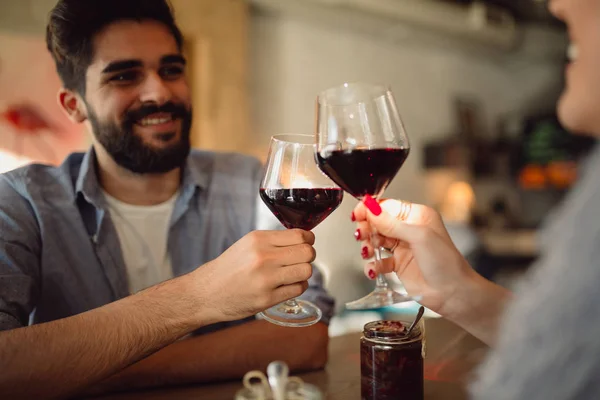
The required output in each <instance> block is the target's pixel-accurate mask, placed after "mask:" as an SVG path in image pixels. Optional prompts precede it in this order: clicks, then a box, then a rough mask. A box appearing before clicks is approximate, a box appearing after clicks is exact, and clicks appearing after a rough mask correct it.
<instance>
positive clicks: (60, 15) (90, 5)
mask: <svg viewBox="0 0 600 400" xmlns="http://www.w3.org/2000/svg"><path fill="white" fill-rule="evenodd" d="M123 20H131V21H137V22H142V21H156V22H160V23H162V24H164V25H165V26H166V27H167V28H168V29H169V30H170V31H171V33H172V34H173V37H174V38H175V40H176V41H177V46H178V47H179V50H181V47H182V43H183V37H182V34H181V31H180V30H179V28H178V27H177V25H176V24H175V18H174V17H173V12H172V9H171V6H170V4H169V2H168V0H59V1H58V3H57V4H56V6H55V7H54V8H53V9H52V11H51V12H50V18H49V21H48V26H47V28H46V45H47V47H48V50H49V51H50V53H51V54H52V58H54V62H55V63H56V69H57V71H58V75H59V76H60V78H61V80H62V82H63V85H64V86H65V87H66V88H67V89H70V90H74V91H78V92H79V93H80V94H84V93H85V74H86V71H87V68H88V67H89V66H90V64H91V62H92V60H93V57H94V48H93V40H94V36H95V35H96V34H97V33H99V32H100V31H101V30H103V29H104V28H106V27H107V26H108V25H110V24H112V23H114V22H118V21H123Z"/></svg>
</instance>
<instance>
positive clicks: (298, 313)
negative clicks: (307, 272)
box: [259, 300, 323, 328]
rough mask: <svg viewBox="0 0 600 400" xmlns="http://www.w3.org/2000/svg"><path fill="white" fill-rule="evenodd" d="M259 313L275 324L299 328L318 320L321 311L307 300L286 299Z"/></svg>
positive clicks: (321, 313) (321, 314)
mask: <svg viewBox="0 0 600 400" xmlns="http://www.w3.org/2000/svg"><path fill="white" fill-rule="evenodd" d="M259 315H260V316H261V317H262V318H264V319H266V320H267V321H269V322H271V323H273V324H275V325H281V326H288V327H294V328H300V327H305V326H311V325H314V324H316V323H317V322H319V321H320V320H321V317H322V316H323V312H322V311H321V309H319V307H317V306H315V305H314V304H313V303H311V302H309V301H306V300H288V301H285V302H283V303H279V304H277V305H276V306H273V307H271V308H269V309H267V310H265V311H263V312H261V313H259Z"/></svg>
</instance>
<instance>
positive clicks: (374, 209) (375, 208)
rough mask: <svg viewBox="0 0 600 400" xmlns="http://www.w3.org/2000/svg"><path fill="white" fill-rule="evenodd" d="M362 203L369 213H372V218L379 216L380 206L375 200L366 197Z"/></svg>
mask: <svg viewBox="0 0 600 400" xmlns="http://www.w3.org/2000/svg"><path fill="white" fill-rule="evenodd" d="M363 203H364V204H365V206H367V208H368V209H369V211H371V213H373V215H374V216H376V217H377V216H378V215H379V214H381V206H380V205H379V203H378V202H377V200H375V199H374V198H372V197H371V196H369V195H366V196H365V198H364V199H363Z"/></svg>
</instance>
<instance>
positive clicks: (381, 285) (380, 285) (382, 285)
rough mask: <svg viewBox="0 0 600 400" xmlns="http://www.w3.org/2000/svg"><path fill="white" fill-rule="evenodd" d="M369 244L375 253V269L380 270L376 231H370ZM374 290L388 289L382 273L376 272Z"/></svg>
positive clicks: (379, 252) (379, 250)
mask: <svg viewBox="0 0 600 400" xmlns="http://www.w3.org/2000/svg"><path fill="white" fill-rule="evenodd" d="M371 244H372V245H373V252H374V253H375V266H376V267H377V270H379V271H380V270H381V247H380V246H379V236H378V235H377V232H375V231H373V232H372V233H371ZM375 290H376V291H386V290H388V282H387V280H386V279H385V276H384V275H383V274H377V279H376V280H375Z"/></svg>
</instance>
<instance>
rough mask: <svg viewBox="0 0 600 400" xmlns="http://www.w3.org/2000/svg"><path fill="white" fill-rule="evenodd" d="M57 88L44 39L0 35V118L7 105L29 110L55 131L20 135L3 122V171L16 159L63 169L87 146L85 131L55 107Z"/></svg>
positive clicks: (0, 168) (0, 122)
mask: <svg viewBox="0 0 600 400" xmlns="http://www.w3.org/2000/svg"><path fill="white" fill-rule="evenodd" d="M59 88H60V80H59V78H58V76H57V74H56V70H55V67H54V63H53V61H52V58H51V56H50V54H49V53H48V51H47V50H46V44H45V42H44V40H43V37H42V36H41V35H39V34H32V35H30V34H12V33H0V113H2V112H4V110H6V108H7V107H9V106H14V105H19V104H26V105H30V106H32V107H33V108H35V109H36V110H37V111H38V112H39V113H40V115H41V116H43V118H44V119H46V120H47V121H48V123H49V125H50V126H51V127H52V129H47V130H37V131H34V132H29V131H18V130H16V129H14V128H13V127H12V126H11V125H10V124H7V123H6V121H5V120H4V119H0V150H1V151H2V152H3V154H4V156H2V157H0V172H1V171H4V170H8V169H12V168H13V167H16V166H18V164H19V163H20V160H19V159H18V158H22V159H24V160H34V161H40V162H45V163H50V164H59V163H60V162H62V160H63V159H64V157H65V156H66V155H67V154H69V153H70V152H72V151H78V150H82V149H85V148H86V147H87V145H88V143H89V141H88V138H87V137H86V135H85V134H84V129H83V127H82V126H78V125H74V124H72V123H71V122H70V121H69V119H68V118H67V117H66V115H65V114H64V113H63V111H62V110H61V109H60V107H59V105H58V103H57V98H56V95H57V92H58V89H59ZM9 153H12V155H13V156H14V155H15V154H16V155H17V156H18V157H17V159H14V157H11V156H9V155H8V154H9Z"/></svg>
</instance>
